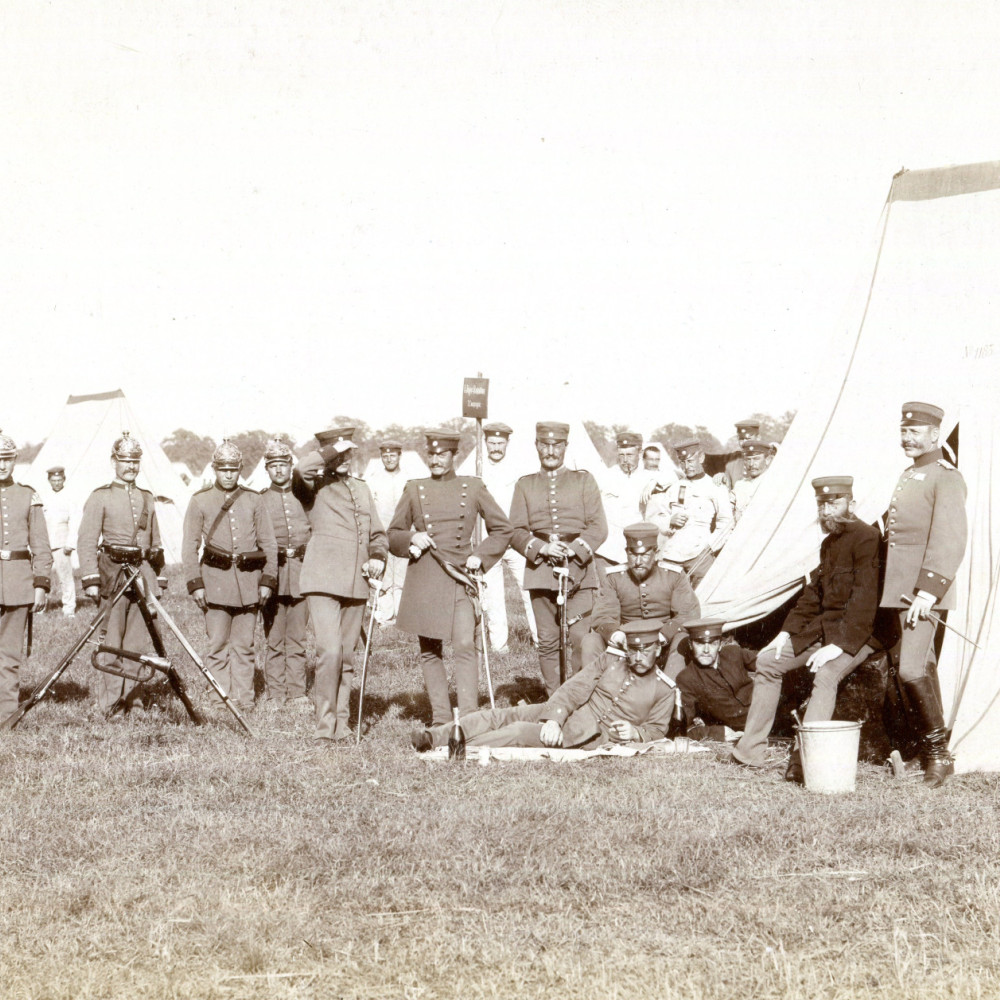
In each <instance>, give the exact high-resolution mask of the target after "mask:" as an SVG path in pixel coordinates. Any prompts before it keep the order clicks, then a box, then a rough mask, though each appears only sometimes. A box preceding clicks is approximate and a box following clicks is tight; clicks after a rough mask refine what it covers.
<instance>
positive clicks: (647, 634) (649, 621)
mask: <svg viewBox="0 0 1000 1000" xmlns="http://www.w3.org/2000/svg"><path fill="white" fill-rule="evenodd" d="M662 628H663V622H661V621H660V619H659V618H639V619H637V620H636V621H634V622H626V623H625V624H624V625H622V628H621V630H622V632H624V633H625V642H626V644H627V645H629V646H631V647H632V648H633V649H640V648H642V647H643V646H652V645H653V643H655V642H659V641H660V630H661V629H662Z"/></svg>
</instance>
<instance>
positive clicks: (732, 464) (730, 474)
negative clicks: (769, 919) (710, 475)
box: [716, 417, 760, 489]
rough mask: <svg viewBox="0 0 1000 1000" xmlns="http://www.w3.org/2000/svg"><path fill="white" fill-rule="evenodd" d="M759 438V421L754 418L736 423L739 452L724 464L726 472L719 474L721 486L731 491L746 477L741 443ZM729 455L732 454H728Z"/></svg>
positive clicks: (744, 454)
mask: <svg viewBox="0 0 1000 1000" xmlns="http://www.w3.org/2000/svg"><path fill="white" fill-rule="evenodd" d="M759 437H760V421H759V420H758V419H757V418H756V417H751V418H749V419H748V420H737V421H736V443H737V445H738V446H739V449H740V452H739V454H737V455H733V457H732V458H730V459H729V461H727V462H726V471H725V472H723V473H722V474H721V476H722V479H721V481H722V485H723V486H726V487H728V488H729V489H732V488H733V487H734V486H735V485H736V484H737V483H738V482H739V481H740V480H741V479H743V478H744V477H745V476H746V468H745V465H744V460H745V458H746V452H745V451H744V450H743V442H744V441H755V440H757V439H758V438H759ZM730 454H732V453H731V452H730ZM716 478H719V477H716Z"/></svg>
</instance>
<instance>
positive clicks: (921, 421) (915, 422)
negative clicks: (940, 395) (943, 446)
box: [900, 403, 944, 427]
mask: <svg viewBox="0 0 1000 1000" xmlns="http://www.w3.org/2000/svg"><path fill="white" fill-rule="evenodd" d="M942 420H944V410H942V409H941V407H940V406H935V405H934V404H933V403H904V404H903V416H902V419H901V420H900V426H902V427H940V426H941V421H942Z"/></svg>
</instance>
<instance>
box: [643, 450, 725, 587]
mask: <svg viewBox="0 0 1000 1000" xmlns="http://www.w3.org/2000/svg"><path fill="white" fill-rule="evenodd" d="M674 450H675V451H676V452H677V460H678V462H679V463H680V466H681V471H682V472H683V474H684V476H683V478H682V479H679V480H678V481H677V482H676V483H673V484H672V485H670V486H669V487H668V488H667V489H666V491H664V492H663V493H654V494H653V495H652V496H651V497H650V498H649V503H648V504H647V505H646V520H647V521H652V522H653V523H654V524H655V525H656V526H657V527H658V528H659V529H660V538H659V549H658V552H657V557H658V558H659V560H660V561H661V562H664V561H665V562H670V563H676V564H677V565H679V566H681V567H683V569H684V572H685V573H687V575H688V577H689V578H690V580H691V586H692V587H697V586H698V584H699V583H700V582H701V580H702V578H703V577H704V576H705V574H706V573H707V572H708V570H709V567H710V566H711V565H712V563H713V562H715V557H716V555H717V554H718V552H719V550H720V549H721V548H722V546H723V545H724V544H725V543H726V540H727V539H728V538H729V533H730V531H731V530H732V527H733V502H732V498H731V497H730V495H729V490H728V489H727V488H726V487H725V486H720V485H719V484H717V483H715V482H713V480H712V479H711V478H710V477H709V476H707V475H705V464H704V463H705V451H704V449H703V448H702V445H701V442H700V441H698V439H697V438H686V439H684V440H682V441H679V442H678V443H677V444H676V445H674Z"/></svg>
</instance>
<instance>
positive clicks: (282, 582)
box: [261, 484, 309, 600]
mask: <svg viewBox="0 0 1000 1000" xmlns="http://www.w3.org/2000/svg"><path fill="white" fill-rule="evenodd" d="M261 496H262V497H263V498H264V508H265V509H266V510H267V513H268V516H269V517H270V518H271V526H272V528H273V529H274V541H275V544H276V545H277V547H278V553H279V558H278V586H277V588H276V589H275V595H276V596H278V597H291V598H294V599H296V600H297V599H298V598H300V597H301V596H302V589H301V587H300V586H299V578H300V576H301V574H302V555H301V554H300V555H294V554H289V549H291V550H292V552H293V553H294V551H295V550H297V549H304V547H305V544H306V542H308V541H309V518H308V517H307V516H306V512H305V508H304V507H303V506H302V503H301V502H300V501H299V499H298V498H297V497H296V496H295V494H294V493H293V492H292V488H291V486H290V485H289V486H287V487H279V486H275V485H273V484H272V485H271V486H269V487H268V488H267V489H266V490H264V491H263V492H262V493H261ZM282 550H284V558H281V553H282Z"/></svg>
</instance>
